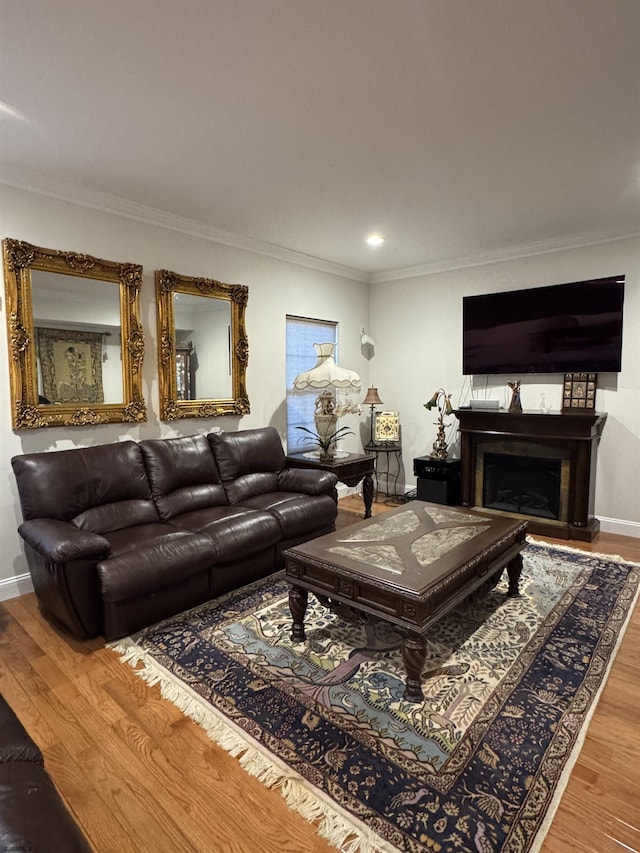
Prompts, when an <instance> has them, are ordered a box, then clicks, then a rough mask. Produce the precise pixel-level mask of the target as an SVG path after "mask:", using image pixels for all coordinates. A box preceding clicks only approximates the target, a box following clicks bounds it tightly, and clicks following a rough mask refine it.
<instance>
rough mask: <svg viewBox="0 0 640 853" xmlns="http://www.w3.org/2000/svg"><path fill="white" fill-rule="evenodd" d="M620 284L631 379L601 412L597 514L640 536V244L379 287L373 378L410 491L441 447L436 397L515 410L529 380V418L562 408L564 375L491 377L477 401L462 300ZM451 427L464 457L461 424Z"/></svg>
mask: <svg viewBox="0 0 640 853" xmlns="http://www.w3.org/2000/svg"><path fill="white" fill-rule="evenodd" d="M611 275H626V289H625V306H624V312H625V314H624V328H623V354H622V372H621V373H620V374H617V375H616V374H602V375H601V376H600V377H599V388H598V390H597V396H596V409H597V410H598V411H599V412H607V413H608V417H607V422H606V424H605V427H604V433H603V436H602V440H601V442H600V447H599V450H598V465H597V480H596V500H595V515H596V516H597V517H598V518H600V520H601V527H602V529H603V530H609V531H610V532H617V533H623V534H626V535H635V536H640V239H627V240H618V241H615V242H610V243H603V244H600V245H596V246H589V247H586V248H581V249H572V250H565V251H562V252H552V253H548V254H542V255H537V256H534V257H528V258H520V259H518V260H513V261H504V262H500V263H492V264H486V265H484V266H476V267H473V268H467V269H460V270H454V271H449V272H442V273H437V274H431V275H425V276H422V277H419V278H412V279H406V280H397V281H393V282H385V283H377V284H373V285H370V288H371V301H370V308H369V312H370V314H369V315H370V323H369V327H368V329H367V331H368V332H369V334H371V335H372V337H373V338H374V339H375V341H376V352H375V356H374V357H373V358H372V359H371V362H370V365H369V371H370V372H369V378H370V383H371V384H372V385H376V386H377V387H378V391H379V393H380V396H381V398H382V399H383V400H384V408H385V409H390V410H398V411H399V412H400V420H401V425H402V439H403V466H404V475H405V482H406V484H407V487H408V488H411V487H414V486H415V478H414V477H413V470H412V468H413V464H412V463H413V458H414V457H416V456H423V455H425V454H428V453H429V452H430V450H431V447H432V444H433V440H434V438H435V430H436V428H435V426H434V420H435V418H434V416H433V411H432V412H427V410H426V409H424V408H423V403H425V402H427V400H429V398H430V397H431V395H432V394H433V392H434V391H435V390H436V389H437V388H439V387H443V388H445V389H446V391H447V392H449V393H452V395H453V396H452V403H453V404H454V406H457V405H460V404H464V403H466V402H468V400H469V398H470V396H478V397H494V398H498V399H499V400H501V402H502V405H506V406H508V403H509V400H510V393H511V392H510V390H509V389H508V388H507V386H506V384H505V383H506V381H508V379H520V380H521V381H522V389H521V396H522V405H523V407H524V409H539V406H540V397H541V394H542V393H544V394H545V398H546V401H547V403H550V404H551V407H552V409H553V410H556V411H558V410H559V409H560V406H561V388H562V384H561V380H562V377H561V376H552V375H547V376H530V377H527V376H512V377H508V378H507V377H489V384H488V386H487V387H486V389H485V384H484V381H482V382H481V384H480V385H478V386H477V387H476V388H475V389H473V392H472V389H471V388H470V383H469V378H468V377H463V376H462V297H463V296H468V295H473V294H476V293H490V292H494V291H495V292H497V291H500V290H512V289H514V288H519V287H522V288H524V287H539V286H543V285H551V284H561V283H564V282H568V281H582V280H586V279H591V278H599V277H601V276H611ZM482 379H483V380H484V377H483V378H482ZM503 380H504V381H503ZM449 421H450V428H449V431H448V436H449V437H450V438H451V439H452V441H453V445H452V448H451V449H452V450H453V451H454V453H453V455H457V454H455V450H456V442H457V428H456V425H457V421H456V418H455V417H451V418H449Z"/></svg>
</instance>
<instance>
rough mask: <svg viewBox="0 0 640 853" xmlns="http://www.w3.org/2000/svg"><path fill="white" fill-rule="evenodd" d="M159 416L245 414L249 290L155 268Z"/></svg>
mask: <svg viewBox="0 0 640 853" xmlns="http://www.w3.org/2000/svg"><path fill="white" fill-rule="evenodd" d="M156 297H157V309H158V340H159V347H158V367H159V372H160V417H161V419H162V420H165V421H172V420H176V419H178V418H206V417H216V416H220V415H246V414H248V413H249V411H250V407H249V398H248V396H247V390H246V369H247V362H248V360H249V343H248V341H247V334H246V331H245V309H246V306H247V301H248V298H249V288H248V287H245V286H244V285H240V284H224V283H223V282H220V281H215V280H214V279H209V278H193V277H191V276H184V275H178V273H174V272H170V271H169V270H156Z"/></svg>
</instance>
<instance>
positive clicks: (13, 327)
mask: <svg viewBox="0 0 640 853" xmlns="http://www.w3.org/2000/svg"><path fill="white" fill-rule="evenodd" d="M29 341H30V338H29V335H28V333H27V330H26V329H25V327H24V326H22V325H21V324H20V322H19V320H18V315H17V314H16V312H15V311H12V312H11V314H10V316H9V342H10V346H11V357H12V358H13V359H14V360H16V361H17V360H18V358H19V357H20V353H23V352H24V351H25V349H26V348H27V347H28V346H29Z"/></svg>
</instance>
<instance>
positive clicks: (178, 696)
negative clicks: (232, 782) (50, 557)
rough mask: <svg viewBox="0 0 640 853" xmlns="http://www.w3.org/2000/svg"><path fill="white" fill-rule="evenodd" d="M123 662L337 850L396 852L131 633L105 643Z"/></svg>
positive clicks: (367, 852)
mask: <svg viewBox="0 0 640 853" xmlns="http://www.w3.org/2000/svg"><path fill="white" fill-rule="evenodd" d="M107 648H109V649H111V650H112V651H113V652H115V653H116V654H117V655H119V656H120V659H121V660H122V661H123V662H124V663H128V664H129V665H130V666H131V667H132V669H133V671H134V672H135V674H136V675H137V676H138V677H139V678H141V679H142V680H143V681H144V682H145V683H146V684H148V685H149V686H150V687H153V686H155V685H156V684H157V685H159V687H160V692H161V694H162V696H163V697H164V698H165V699H167V700H168V701H170V702H172V703H173V704H174V705H175V706H176V708H178V710H180V711H181V712H182V713H183V714H184V715H185V716H187V717H189V718H190V719H192V720H193V721H194V722H195V723H197V724H198V725H199V726H200V727H201V728H202V729H204V731H205V733H206V734H207V736H208V737H209V738H210V740H212V741H214V742H215V743H217V744H218V746H220V747H221V748H222V749H224V750H225V751H226V752H228V753H229V754H230V755H232V756H233V757H234V758H237V759H238V761H239V763H240V765H241V766H242V768H243V769H244V770H245V771H246V772H247V773H249V774H250V775H251V776H255V778H256V779H257V780H258V781H259V782H260V783H261V784H263V785H264V786H265V787H267V788H275V789H278V790H279V792H280V793H281V795H282V797H283V798H284V800H285V802H286V804H287V806H288V807H289V808H290V809H291V810H292V811H296V812H298V813H299V814H300V815H301V816H302V817H303V818H304V819H305V820H307V821H308V822H309V823H312V824H313V825H314V826H315V828H316V830H317V831H318V833H319V835H321V836H322V837H323V838H325V839H326V840H327V841H328V842H329V844H331V845H332V846H333V847H335V848H336V849H337V850H340V851H341V853H397V848H396V847H395V846H393V845H391V844H389V843H388V842H386V841H385V840H384V839H383V838H380V836H378V835H376V834H375V833H374V832H373V831H372V830H370V829H369V828H368V827H366V826H365V825H364V824H361V823H358V822H356V819H355V818H353V817H350V816H347V815H346V813H343V812H341V811H340V810H339V809H338V808H337V807H336V804H335V803H334V802H332V801H331V800H330V799H328V798H327V797H324V796H323V795H322V793H321V792H320V791H319V790H318V789H317V788H315V787H314V786H313V785H311V783H310V782H307V781H306V780H305V779H304V778H303V777H302V776H300V774H298V773H296V772H294V771H292V770H291V769H290V768H289V767H287V765H286V764H284V763H281V762H280V761H278V760H276V759H275V758H274V756H273V755H271V754H270V753H268V754H267V753H266V752H265V750H263V749H262V748H261V747H260V745H259V744H258V743H257V742H256V741H255V740H253V738H251V736H250V735H247V734H246V733H245V732H243V731H242V730H241V729H239V728H237V727H236V726H235V725H234V724H233V723H232V722H231V721H229V720H228V719H226V718H225V717H223V716H222V715H221V714H219V713H218V712H217V711H216V710H215V709H214V708H213V707H212V706H211V705H209V703H207V702H206V701H205V700H204V699H203V698H202V697H201V696H199V695H198V694H197V693H196V692H195V691H193V690H191V688H189V687H188V686H187V685H185V684H183V683H182V682H180V681H179V680H178V679H176V678H175V676H173V675H172V674H171V673H170V672H169V671H168V670H166V669H165V668H164V667H163V666H162V665H161V664H159V663H158V662H157V661H156V660H155V659H154V658H153V657H152V656H151V655H149V654H147V652H145V651H144V649H142V648H141V647H140V646H139V645H138V644H137V643H135V641H134V640H133V639H132V638H131V637H125V638H124V639H123V640H118V641H117V642H114V643H108V644H107Z"/></svg>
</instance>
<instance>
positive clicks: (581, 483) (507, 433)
mask: <svg viewBox="0 0 640 853" xmlns="http://www.w3.org/2000/svg"><path fill="white" fill-rule="evenodd" d="M455 415H456V417H457V418H458V420H459V423H460V459H461V479H462V482H461V498H462V505H463V506H467V507H477V508H479V509H480V508H481V501H480V503H478V500H477V496H478V493H479V492H480V494H481V490H479V488H478V486H479V479H480V478H481V477H482V470H481V469H479V467H478V462H479V460H481V459H482V456H483V452H484V451H485V450H486V449H487V448H489V449H491V448H492V446H493V447H496V448H497V447H499V446H500V447H504V444H505V442H508V443H510V445H511V446H512V447H513V448H514V452H518V453H521V454H522V455H527V454H528V455H530V456H532V457H534V458H535V457H536V455H538V456H540V455H544V454H545V450H548V452H549V453H551V452H553V453H554V454H562V455H563V456H564V457H565V458H566V460H567V461H568V468H569V478H568V492H567V495H566V518H562V519H560V520H557V521H556V520H551V519H542V518H538V517H536V516H523V517H526V518H527V519H528V521H529V525H528V529H529V531H530V532H531V533H539V534H543V535H546V536H556V537H559V538H561V539H579V540H582V541H587V542H590V541H591V540H592V539H593V538H594V537H595V535H596V534H597V532H598V530H599V529H600V522H599V521H598V519H597V518H594V516H593V504H594V497H595V473H596V454H597V449H598V443H599V441H600V436H601V435H602V430H603V428H604V424H605V421H606V419H607V416H606V414H597V413H590V414H586V413H584V414H563V413H560V412H557V413H556V412H550V413H548V414H543V413H542V412H539V411H524V412H517V413H516V412H508V411H504V410H479V409H456V410H455ZM483 509H484V508H483Z"/></svg>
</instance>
